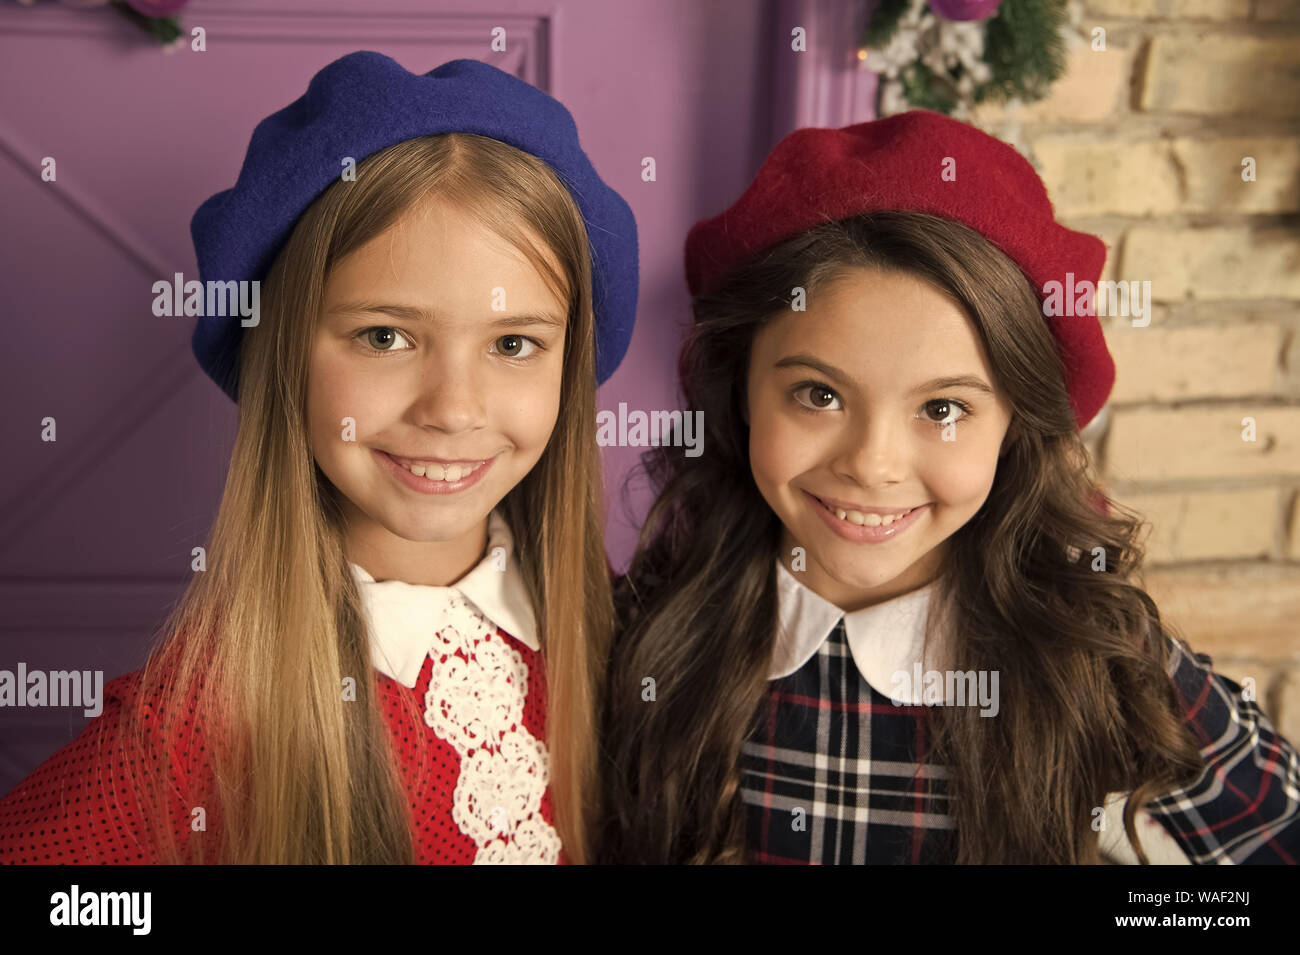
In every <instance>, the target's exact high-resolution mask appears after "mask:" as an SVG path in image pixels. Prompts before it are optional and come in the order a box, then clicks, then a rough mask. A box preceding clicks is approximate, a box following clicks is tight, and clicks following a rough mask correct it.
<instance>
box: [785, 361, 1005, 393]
mask: <svg viewBox="0 0 1300 955" xmlns="http://www.w3.org/2000/svg"><path fill="white" fill-rule="evenodd" d="M795 365H803V366H804V367H806V368H811V369H813V370H814V371H818V372H821V373H822V374H823V375H825V376H826V377H827V378H829V379H831V381H834V382H836V383H837V384H840V385H843V386H851V385H852V384H853V380H852V379H851V378H849V376H848V375H846V374H845V373H844V372H842V371H840V369H838V368H836V367H835V366H834V365H828V364H827V363H826V362H824V361H822V360H821V359H820V358H815V357H813V356H812V355H809V354H806V353H802V352H801V353H800V354H798V355H788V356H786V357H785V358H782V359H781V360H780V361H778V362H777V363H776V364H775V365H773V367H774V368H791V367H793V366H795ZM945 388H970V389H971V390H972V391H982V392H983V393H984V394H986V395H992V394H993V389H992V388H991V387H989V385H988V383H987V382H986V381H985V380H984V379H983V378H980V377H979V376H978V375H950V376H947V377H943V378H931V379H930V380H929V381H927V382H924V383H923V384H920V385H917V386H916V387H915V388H913V389H912V391H911V394H914V395H916V394H920V393H922V392H925V391H942V390H944V389H945Z"/></svg>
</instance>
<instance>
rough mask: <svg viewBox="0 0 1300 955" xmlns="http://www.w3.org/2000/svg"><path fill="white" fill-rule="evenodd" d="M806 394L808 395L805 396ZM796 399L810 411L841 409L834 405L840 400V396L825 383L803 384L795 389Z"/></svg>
mask: <svg viewBox="0 0 1300 955" xmlns="http://www.w3.org/2000/svg"><path fill="white" fill-rule="evenodd" d="M804 395H807V396H808V397H807V398H805V397H803V396H804ZM794 400H795V401H797V402H798V403H799V404H801V405H803V406H804V407H805V408H807V409H808V410H809V411H828V410H829V411H838V410H839V409H838V408H833V407H832V405H833V404H834V403H835V402H837V401H838V400H839V396H838V395H836V394H835V392H834V391H832V390H831V389H829V388H827V387H826V386H825V385H814V384H801V385H799V386H798V387H797V388H796V389H795V392H794Z"/></svg>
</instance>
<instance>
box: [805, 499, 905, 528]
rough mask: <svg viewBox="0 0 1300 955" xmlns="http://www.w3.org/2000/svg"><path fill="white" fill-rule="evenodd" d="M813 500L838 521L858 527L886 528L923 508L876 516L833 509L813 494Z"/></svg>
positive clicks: (862, 512) (863, 512)
mask: <svg viewBox="0 0 1300 955" xmlns="http://www.w3.org/2000/svg"><path fill="white" fill-rule="evenodd" d="M813 499H814V500H816V501H817V503H818V504H820V505H821V506H822V507H824V508H825V509H826V510H828V511H830V512H831V513H832V514H834V515H835V516H836V517H838V518H839V519H840V520H842V521H846V522H848V523H850V524H857V525H858V526H859V527H888V526H889V525H891V524H894V523H897V522H898V521H901V520H902V519H903V518H905V517H907V515H908V514H911V513H912V512H913V511H914V510H916V508H917V507H924V506H925V505H924V504H918V505H916V507H909V508H908V509H907V510H905V511H898V512H896V513H893V514H877V513H875V512H873V511H855V510H850V509H846V508H842V507H833V506H832V505H830V504H827V503H826V502H825V501H823V500H822V499H821V498H820V497H817V495H815V494H814V495H813Z"/></svg>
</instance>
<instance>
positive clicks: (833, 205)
mask: <svg viewBox="0 0 1300 955" xmlns="http://www.w3.org/2000/svg"><path fill="white" fill-rule="evenodd" d="M950 158H951V160H952V161H951V162H949V161H948V160H949V159H950ZM946 169H950V170H951V172H950V173H949V175H948V179H947V180H945V178H944V176H943V173H944V171H945V170H946ZM886 210H900V211H910V212H926V213H929V214H931V215H935V216H942V217H944V218H946V219H953V220H956V221H957V222H961V223H963V224H964V225H966V226H969V227H970V228H972V229H974V230H975V231H976V232H978V233H980V235H982V236H984V238H986V239H988V240H989V241H990V242H992V243H993V244H994V245H996V246H997V247H998V248H999V249H1001V250H1002V251H1003V252H1004V253H1006V255H1007V256H1008V257H1010V258H1011V259H1012V261H1014V262H1015V263H1016V264H1017V265H1019V266H1020V270H1021V271H1022V272H1024V274H1025V276H1026V277H1027V278H1028V279H1029V282H1030V284H1031V285H1032V286H1033V287H1034V291H1035V292H1036V293H1037V295H1038V297H1039V301H1040V302H1041V301H1042V300H1043V299H1044V297H1045V296H1044V291H1043V289H1044V287H1045V286H1046V284H1047V283H1048V282H1051V281H1056V282H1060V283H1061V286H1062V288H1063V289H1064V290H1065V294H1066V297H1067V298H1069V299H1071V300H1072V299H1073V295H1072V294H1071V293H1069V288H1070V285H1069V281H1070V280H1069V279H1067V273H1073V286H1074V288H1076V289H1077V288H1078V287H1079V285H1080V283H1081V282H1083V281H1085V280H1087V281H1089V282H1091V283H1093V286H1094V289H1095V286H1096V283H1097V281H1098V280H1099V279H1100V278H1101V267H1102V264H1103V263H1104V262H1105V261H1106V246H1105V244H1104V243H1103V242H1102V241H1101V239H1099V238H1097V237H1096V236H1094V235H1089V234H1087V233H1084V232H1075V231H1073V230H1071V229H1067V228H1065V227H1064V226H1062V225H1061V224H1060V223H1058V222H1057V221H1056V219H1055V218H1054V216H1053V214H1052V203H1051V202H1050V201H1049V200H1048V198H1047V189H1046V188H1045V187H1044V186H1043V183H1042V180H1040V179H1039V178H1038V175H1037V174H1036V173H1035V172H1034V169H1033V167H1032V166H1031V165H1030V164H1029V163H1028V162H1027V161H1026V160H1025V158H1024V157H1023V156H1021V155H1020V154H1019V153H1018V152H1016V151H1015V150H1014V149H1013V148H1012V147H1010V146H1008V145H1007V144H1006V143H1004V142H1002V141H1001V140H998V139H995V138H994V137H992V136H989V135H988V134H987V133H983V132H981V131H980V130H978V129H976V128H975V127H973V126H970V125H967V124H966V123H962V122H959V121H957V120H955V119H950V118H948V117H947V116H944V115H942V114H940V113H932V112H928V111H925V110H912V111H910V112H906V113H900V114H898V115H895V116H890V117H889V118H887V119H878V120H874V121H872V122H869V123H858V124H857V125H854V126H846V127H844V128H843V129H798V130H795V131H794V132H793V133H791V134H790V135H789V136H786V137H785V139H783V140H781V142H779V143H777V145H776V148H775V149H773V150H772V152H771V154H770V155H769V156H768V157H767V159H766V160H764V162H763V166H762V168H761V169H759V171H758V175H757V176H756V177H755V178H754V181H753V182H752V183H750V185H749V188H748V189H746V190H745V192H744V194H743V195H741V197H740V198H739V199H737V200H736V202H735V203H734V204H733V205H732V206H731V208H729V209H727V210H726V211H725V212H723V213H722V214H721V215H717V216H714V217H713V218H712V219H704V220H702V221H700V222H697V223H696V224H695V226H694V227H693V228H692V229H691V231H690V234H689V235H688V236H687V237H686V280H687V283H688V284H689V286H690V290H691V294H692V295H699V294H701V293H702V292H705V291H710V290H712V289H714V288H716V287H717V286H718V285H719V284H721V281H722V280H723V279H724V278H725V277H726V276H727V274H728V273H730V272H731V271H732V270H734V269H736V268H737V267H739V266H740V265H742V264H744V263H745V262H746V261H748V260H750V259H752V258H753V257H754V256H756V255H757V254H758V253H759V252H761V251H763V250H764V249H767V248H769V247H770V246H773V245H775V244H776V243H778V242H780V241H782V240H784V239H788V238H790V237H792V236H795V235H797V234H798V233H800V232H803V231H805V230H807V229H810V228H812V227H813V226H815V225H819V224H821V223H823V222H827V221H833V220H836V219H847V218H849V217H850V216H855V215H859V214H862V213H866V212H882V211H886ZM1093 311H1094V312H1095V309H1093ZM1045 321H1046V322H1047V324H1048V327H1049V328H1050V329H1051V331H1052V334H1053V335H1054V336H1055V338H1056V343H1057V348H1058V351H1059V353H1060V355H1061V358H1062V360H1063V362H1064V364H1065V384H1066V388H1067V390H1068V391H1069V393H1070V403H1071V405H1072V407H1073V408H1074V413H1075V420H1076V421H1077V422H1078V425H1079V427H1080V428H1082V427H1084V426H1085V425H1086V424H1087V423H1088V422H1089V421H1091V420H1092V419H1093V417H1094V416H1095V415H1096V414H1097V412H1098V411H1100V410H1101V407H1102V405H1104V404H1105V403H1106V398H1107V396H1108V395H1109V394H1110V389H1111V386H1112V385H1113V384H1114V383H1115V363H1114V361H1113V360H1112V359H1111V356H1110V352H1109V351H1107V350H1106V341H1105V339H1104V338H1103V336H1102V332H1101V323H1100V322H1098V320H1097V317H1096V315H1095V314H1092V315H1078V314H1074V315H1071V314H1066V315H1056V316H1048V317H1046V318H1045Z"/></svg>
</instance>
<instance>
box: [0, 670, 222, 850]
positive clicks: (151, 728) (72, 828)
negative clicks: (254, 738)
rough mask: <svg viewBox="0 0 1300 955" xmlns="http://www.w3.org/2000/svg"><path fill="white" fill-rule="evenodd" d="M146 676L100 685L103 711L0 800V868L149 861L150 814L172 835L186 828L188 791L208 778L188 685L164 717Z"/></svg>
mask: <svg viewBox="0 0 1300 955" xmlns="http://www.w3.org/2000/svg"><path fill="white" fill-rule="evenodd" d="M145 676H146V671H145V670H144V669H143V668H142V669H139V670H134V671H132V672H129V673H124V674H122V675H121V676H118V677H116V678H114V679H112V680H110V681H109V682H108V683H106V684H105V685H104V689H103V697H102V704H103V709H102V712H101V713H100V714H99V715H98V716H96V717H95V718H94V719H92V720H91V721H90V723H89V724H88V725H87V726H86V727H85V728H84V729H83V730H82V731H81V733H80V734H79V735H78V736H77V737H76V738H75V739H74V740H72V741H71V742H70V743H68V744H67V745H65V746H63V747H62V748H60V749H59V750H58V751H56V752H55V753H54V754H52V755H51V756H50V757H49V758H48V759H46V760H45V762H43V763H41V764H40V765H39V766H38V767H37V768H36V769H35V770H33V771H32V772H31V773H30V774H29V775H28V776H27V777H26V778H25V779H23V780H22V781H21V782H20V783H19V784H18V785H17V786H15V787H14V788H13V789H12V790H10V792H9V793H7V794H6V795H5V796H4V798H3V799H0V863H19V864H62V863H93V864H104V863H148V862H152V861H156V859H155V856H156V852H155V846H154V839H153V836H152V832H153V828H152V823H153V822H154V821H155V819H154V818H153V817H154V816H155V815H156V812H157V810H158V809H159V808H161V810H162V811H163V812H165V813H167V814H168V816H169V817H170V823H171V827H172V829H173V831H175V832H176V833H178V835H179V836H181V838H184V835H185V834H186V833H188V832H189V831H190V826H189V821H190V817H191V812H192V810H191V807H190V803H191V802H192V800H191V795H190V794H191V789H192V788H193V786H194V783H195V781H196V780H197V778H198V777H199V776H201V775H202V774H203V773H204V772H206V771H207V762H206V749H207V748H206V745H205V743H204V741H203V733H202V728H201V724H200V721H199V720H198V719H196V718H195V717H194V703H195V700H196V699H197V687H196V688H195V689H194V692H192V693H191V694H190V701H189V702H190V709H189V712H186V713H180V714H179V715H178V717H177V718H176V719H174V720H168V719H166V717H167V716H168V712H167V709H166V704H165V703H164V699H165V694H164V692H163V690H162V686H161V684H159V683H156V682H155V681H152V680H150V682H149V686H148V687H147V686H146V683H145Z"/></svg>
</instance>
